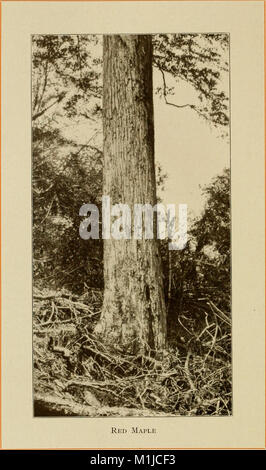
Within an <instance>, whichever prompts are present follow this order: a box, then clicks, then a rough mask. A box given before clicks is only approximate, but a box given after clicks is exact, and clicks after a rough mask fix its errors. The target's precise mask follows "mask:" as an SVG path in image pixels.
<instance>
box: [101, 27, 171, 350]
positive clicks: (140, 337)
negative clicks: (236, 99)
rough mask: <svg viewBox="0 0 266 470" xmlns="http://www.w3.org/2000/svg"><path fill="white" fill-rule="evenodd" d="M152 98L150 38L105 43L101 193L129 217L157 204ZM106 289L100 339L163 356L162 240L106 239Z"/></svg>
mask: <svg viewBox="0 0 266 470" xmlns="http://www.w3.org/2000/svg"><path fill="white" fill-rule="evenodd" d="M152 93H153V92H152V40H151V36H146V35H122V36H120V35H109V36H104V42H103V134H104V183H103V194H104V195H107V196H110V198H111V204H117V203H122V204H127V205H128V206H129V207H130V209H131V214H132V213H133V206H134V204H136V203H137V204H145V203H148V204H151V205H152V206H154V205H155V204H156V202H157V201H156V182H155V165H154V122H153V94H152ZM132 222H133V217H132ZM155 233H156V231H155ZM104 282H105V289H104V304H103V312H102V316H101V319H100V322H99V323H98V325H97V326H96V332H98V333H100V334H101V335H103V338H104V339H105V341H106V343H107V344H111V345H113V346H116V347H119V348H120V349H122V350H123V351H127V352H129V353H147V352H151V351H158V350H161V349H163V348H164V347H165V341H166V308H165V302H164V293H163V281H162V267H161V259H160V254H159V246H158V241H157V239H156V238H155V237H154V239H152V240H144V239H141V240H135V239H133V238H131V239H130V240H126V239H124V240H114V239H110V240H105V241H104Z"/></svg>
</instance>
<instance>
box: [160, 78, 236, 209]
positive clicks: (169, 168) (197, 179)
mask: <svg viewBox="0 0 266 470" xmlns="http://www.w3.org/2000/svg"><path fill="white" fill-rule="evenodd" d="M154 75H155V74H154ZM154 82H155V83H156V82H157V77H154ZM177 96H178V98H179V100H178V99H177ZM169 101H171V102H174V103H176V104H185V103H191V104H193V102H194V101H195V97H194V96H193V93H192V91H191V90H190V89H189V87H187V85H185V84H183V85H182V84H179V86H178V89H177V92H176V95H175V96H172V97H170V98H169ZM154 119H155V155H156V160H157V161H159V162H160V163H161V166H162V168H163V170H164V172H166V173H167V175H168V178H167V180H166V183H165V191H164V192H162V193H161V194H160V197H161V198H162V199H163V202H164V204H183V203H184V204H187V205H188V212H189V213H192V214H194V215H199V213H200V212H201V210H202V208H203V206H204V198H203V197H202V193H201V189H200V185H201V186H204V185H206V184H208V183H209V182H210V181H211V179H212V178H213V177H214V176H216V175H217V174H219V173H221V172H222V170H223V169H224V168H225V167H229V166H230V146H229V142H228V138H222V137H219V133H218V131H217V130H215V129H214V128H212V127H211V126H210V124H208V123H207V122H206V121H204V120H202V119H201V118H200V117H199V116H198V115H197V114H196V112H195V111H193V110H192V109H190V108H182V109H177V108H175V107H173V106H169V105H167V104H165V102H164V100H163V99H161V98H159V97H158V95H155V97H154Z"/></svg>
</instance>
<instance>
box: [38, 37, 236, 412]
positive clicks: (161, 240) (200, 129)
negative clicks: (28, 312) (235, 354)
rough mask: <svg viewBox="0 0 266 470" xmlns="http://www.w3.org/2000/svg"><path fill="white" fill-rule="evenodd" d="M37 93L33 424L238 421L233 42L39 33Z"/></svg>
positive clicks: (217, 39)
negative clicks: (40, 420) (57, 420)
mask: <svg viewBox="0 0 266 470" xmlns="http://www.w3.org/2000/svg"><path fill="white" fill-rule="evenodd" d="M31 94H32V98H31V105H32V110H31V184H32V187H31V194H32V315H33V317H32V334H33V351H32V353H33V397H32V398H33V409H34V417H56V416H57V417H66V416H67V417H72V416H73V417H93V418H95V417H120V418H122V417H143V418H145V417H172V416H173V417H178V416H182V417H186V416H190V417H191V416H195V417H197V416H201V417H213V416H215V417H222V416H231V415H232V414H233V404H232V334H231V329H232V321H231V302H232V298H231V290H232V285H231V256H232V251H231V223H232V220H231V155H230V139H231V136H230V34H229V33H227V32H219V31H217V32H216V33H214V32H210V33H206V32H203V33H198V32H197V33H195V32H193V31H192V32H191V33H187V32H186V33H182V32H179V33H160V34H158V33H156V34H124V33H123V34H60V35H59V34H58V35H57V34H54V35H52V34H34V35H32V36H31ZM29 125H30V124H29Z"/></svg>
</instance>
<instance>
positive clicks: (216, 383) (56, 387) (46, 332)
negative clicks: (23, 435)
mask: <svg viewBox="0 0 266 470" xmlns="http://www.w3.org/2000/svg"><path fill="white" fill-rule="evenodd" d="M33 301H34V302H33V307H34V308H33V309H34V317H33V343H34V344H33V350H34V402H35V416H51V415H54V416H158V415H168V416H169V415H175V416H176V415H185V416H195V415H230V414H231V359H230V357H231V337H230V331H231V319H230V317H229V315H228V314H226V313H224V312H222V311H220V310H219V309H218V308H217V307H216V306H215V305H214V304H213V303H212V302H211V301H210V300H208V299H201V300H200V301H197V302H194V307H193V313H191V314H189V312H184V313H183V314H182V315H179V316H178V319H177V322H176V323H177V329H176V337H177V338H176V341H172V340H171V342H169V344H172V345H171V346H169V348H168V350H167V351H164V352H163V354H162V356H161V357H160V359H156V358H154V357H153V356H152V354H151V355H147V356H144V355H139V356H129V355H126V354H123V353H122V352H121V351H118V350H117V349H116V350H115V349H114V350H110V349H107V348H106V346H105V345H104V344H103V343H102V342H101V341H100V340H99V338H98V337H96V336H95V335H94V334H93V329H94V325H95V323H96V322H97V321H98V320H99V317H100V312H101V304H102V291H101V290H100V289H90V290H88V292H87V293H86V294H85V295H84V296H82V297H79V298H77V297H76V296H73V295H71V294H69V293H68V292H62V291H60V292H55V291H54V292H51V291H49V292H44V291H43V290H42V292H41V293H40V292H38V291H37V290H35V292H34V294H33ZM190 311H191V309H190Z"/></svg>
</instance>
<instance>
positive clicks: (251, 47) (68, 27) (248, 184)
mask: <svg viewBox="0 0 266 470" xmlns="http://www.w3.org/2000/svg"><path fill="white" fill-rule="evenodd" d="M2 15H3V16H2V25H3V30H2V182H3V190H2V224H3V242H2V250H3V262H2V272H3V284H2V290H3V302H2V434H3V447H4V448H106V447H109V448H110V447H111V448H145V447H146V448H154V447H160V448H164V447H168V448H187V447H190V448H191V447H192V448H205V447H208V448H217V447H218V448H224V447H229V448H234V447H241V448H243V447H263V446H264V416H265V414H264V399H265V394H264V344H265V343H264V331H265V328H264V259H265V257H264V118H263V115H264V96H263V3H262V2H241V1H239V2H132V3H131V2H108V3H104V2H99V3H97V2H92V3H90V2H80V3H79V2H75V3H74V2H69V3H68V2H66V3H61V2H58V3H56V2H34V3H33V2H10V3H8V2H4V3H2ZM116 32H124V33H133V32H137V33H154V32H228V33H230V41H231V42H230V44H231V45H230V51H231V57H230V61H231V169H232V315H233V416H232V417H174V418H162V417H161V418H145V419H141V418H130V419H129V418H108V419H107V418H34V417H33V409H32V321H31V320H32V303H31V302H32V300H31V287H32V279H31V275H32V273H31V108H30V106H31V82H30V74H31V50H30V47H31V35H32V34H44V33H50V34H60V33H68V34H70V33H88V34H89V33H116ZM198 145H199V142H195V148H197V146H198ZM201 164H203V162H201ZM135 425H140V426H144V425H145V426H147V425H148V426H149V427H151V428H156V433H155V434H149V435H144V436H139V435H134V434H131V433H130V432H128V433H127V434H120V435H114V434H112V433H111V427H112V426H121V427H126V428H128V429H130V428H131V427H132V426H135Z"/></svg>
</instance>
